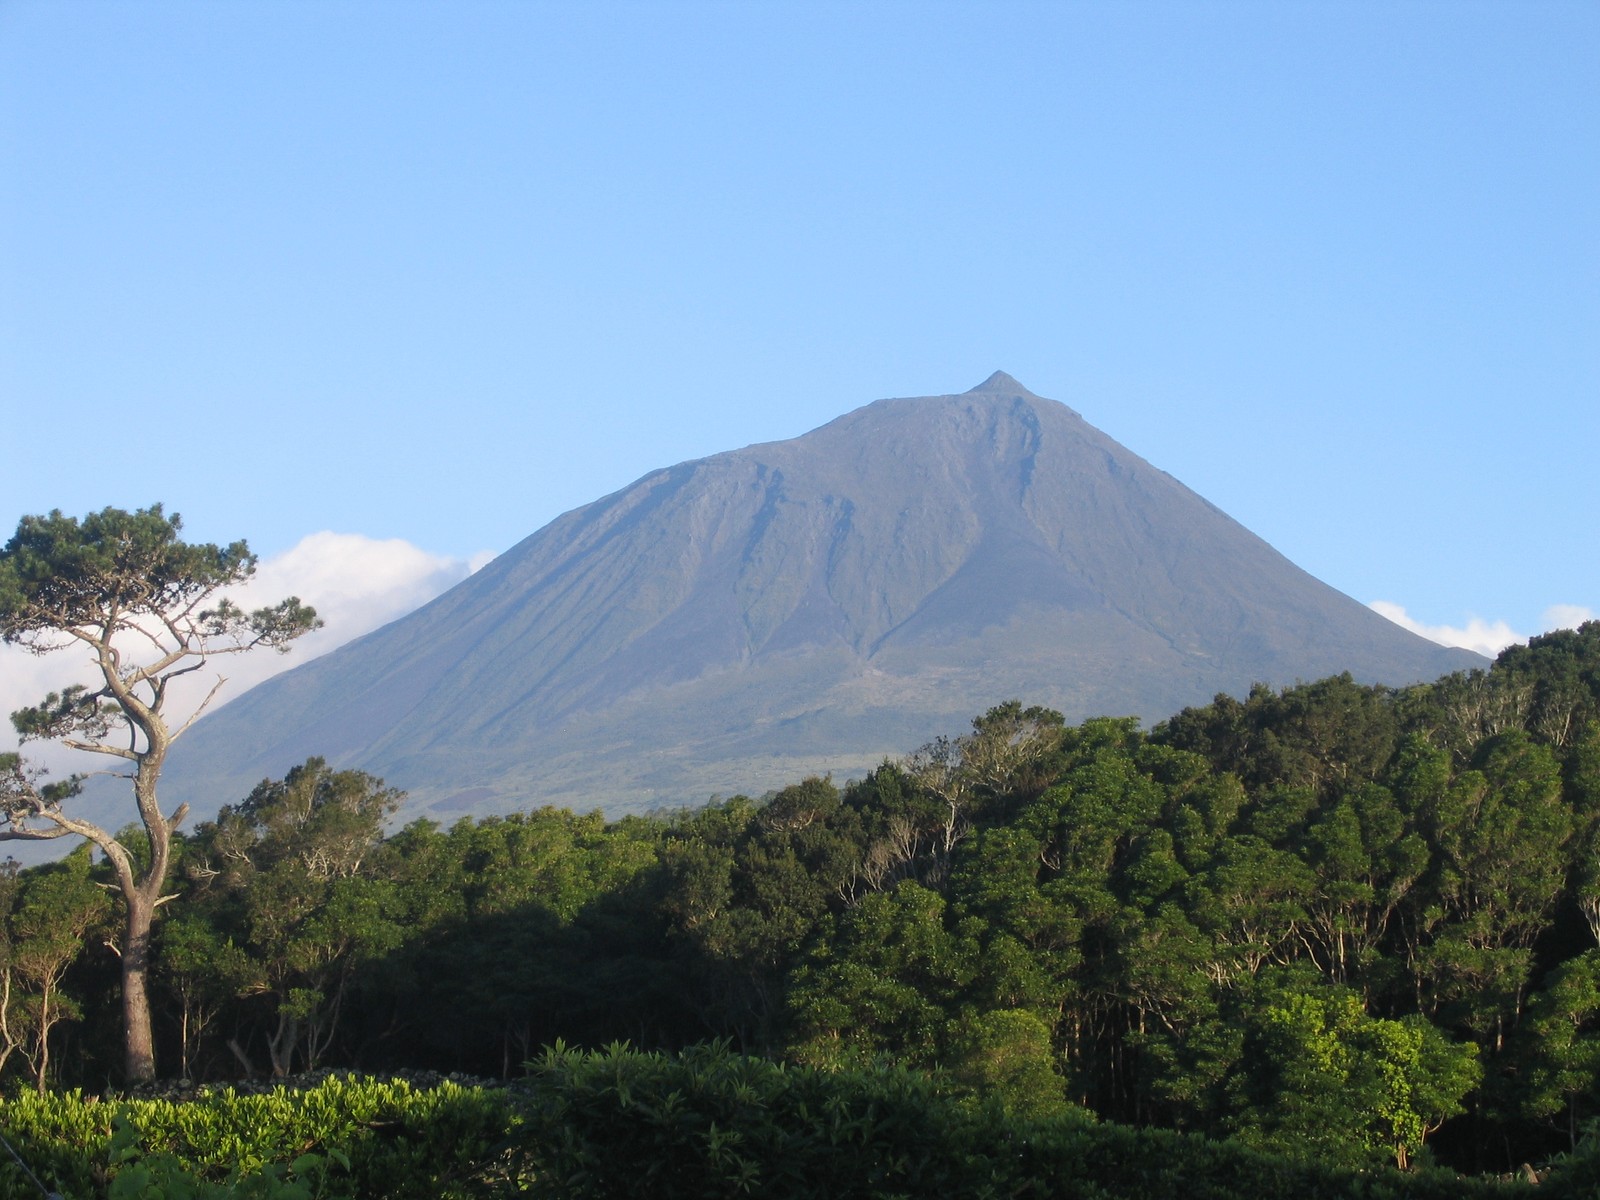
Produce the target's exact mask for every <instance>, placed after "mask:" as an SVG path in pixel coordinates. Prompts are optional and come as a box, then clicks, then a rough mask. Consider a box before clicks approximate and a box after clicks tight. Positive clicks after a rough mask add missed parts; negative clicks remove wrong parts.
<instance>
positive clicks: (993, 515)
mask: <svg viewBox="0 0 1600 1200" xmlns="http://www.w3.org/2000/svg"><path fill="white" fill-rule="evenodd" d="M313 599H314V598H313ZM1482 663H1483V660H1482V659H1480V658H1478V657H1477V656H1475V655H1471V654H1469V653H1467V652H1465V651H1453V650H1447V649H1444V648H1442V647H1439V646H1436V645H1434V644H1432V643H1430V642H1427V641H1424V640H1423V639H1421V638H1418V637H1416V636H1415V635H1413V634H1410V633H1408V632H1407V631H1405V630H1403V629H1401V628H1399V627H1398V626H1396V625H1394V624H1392V623H1391V622H1389V621H1387V620H1385V619H1384V618H1382V617H1380V616H1378V615H1377V614H1375V613H1373V612H1371V611H1370V610H1369V609H1367V608H1366V607H1365V606H1363V605H1361V604H1358V603H1357V602H1356V601H1354V600H1352V599H1350V598H1349V597H1347V596H1344V595H1342V594H1340V593H1339V592H1337V591H1335V590H1334V589H1332V588H1329V587H1328V586H1326V585H1325V584H1322V583H1320V582H1319V581H1317V580H1315V579H1313V578H1312V577H1311V576H1309V575H1307V574H1306V573H1305V572H1303V571H1301V570H1299V569H1298V568H1297V567H1295V566H1294V565H1293V564H1291V563H1289V562H1288V561H1287V560H1286V559H1284V558H1283V557H1282V556H1281V555H1279V554H1278V553H1277V552H1276V551H1274V550H1273V549H1272V548H1271V547H1270V546H1268V545H1267V544H1266V543H1265V542H1263V541H1261V540H1260V539H1259V538H1257V537H1255V536H1254V535H1252V534H1251V533H1249V532H1248V531H1247V530H1245V529H1244V528H1243V527H1241V526H1240V525H1238V524H1237V523H1236V522H1234V521H1233V520H1231V519H1230V518H1229V517H1227V516H1226V515H1225V514H1223V513H1222V512H1220V511H1219V510H1217V509H1216V508H1214V507H1213V506H1211V505H1210V504H1208V503H1206V502H1205V501H1204V500H1202V499H1201V498H1200V497H1198V496H1196V495H1195V494H1194V493H1192V492H1190V491H1189V490H1188V489H1187V488H1185V487H1183V485H1181V484H1179V483H1178V482H1177V481H1176V480H1174V479H1172V478H1171V477H1170V476H1168V475H1167V474H1165V473H1164V472H1162V471H1159V470H1157V469H1156V468H1154V467H1152V466H1150V464H1148V463H1146V462H1144V461H1143V460H1142V459H1140V458H1139V457H1138V456H1137V455H1135V454H1133V453H1132V452H1130V451H1128V450H1127V449H1125V448H1123V447H1122V446H1120V445H1118V444H1117V443H1116V442H1114V441H1112V440H1111V439H1110V438H1108V437H1106V436H1105V435H1104V434H1102V433H1100V432H1099V431H1098V430H1096V429H1094V428H1093V427H1092V426H1090V425H1089V424H1088V423H1087V422H1085V421H1084V420H1083V419H1082V418H1081V417H1080V416H1078V414H1077V413H1075V412H1073V411H1072V410H1071V409H1069V408H1067V407H1066V406H1064V405H1062V404H1059V403H1056V402H1055V401H1051V400H1045V399H1042V398H1040V397H1038V396H1035V395H1033V394H1032V393H1031V392H1029V391H1028V390H1027V389H1026V388H1024V387H1022V386H1021V385H1020V384H1018V383H1017V382H1016V381H1015V380H1013V379H1011V378H1010V377H1009V376H1006V375H1004V374H1003V373H998V372H997V373H996V374H995V375H994V376H991V377H990V379H988V380H986V381H985V382H984V383H983V384H981V385H979V387H977V388H975V389H973V390H972V391H970V392H966V393H963V394H960V395H949V396H937V397H923V398H916V399H897V400H881V401H878V402H876V403H874V404H869V405H867V406H866V407H864V408H860V409H857V410H856V411H854V412H851V413H848V414H846V415H845V416H842V417H840V418H838V419H837V420H835V421H832V422H830V423H829V424H827V425H824V426H822V427H821V428H819V429H816V430H813V431H812V432H811V433H808V434H806V435H804V436H802V437H799V438H795V439H792V440H789V441H784V442H774V443H768V444H764V445H757V446H750V447H747V448H745V449H743V450H736V451H731V452H728V453H725V454H719V455H715V456H713V457H710V458H706V459H701V460H698V461H695V462H689V463H682V464H679V465H678V466H674V467H670V468H667V469H664V470H660V471H656V472H652V473H651V474H649V475H646V476H645V477H644V478H643V479H640V480H639V481H638V482H636V483H634V484H633V485H631V486H629V487H627V488H624V489H622V490H621V491H619V492H616V493H614V494H612V495H610V496H607V497H604V498H602V499H600V500H597V501H595V502H594V503H592V504H590V505H587V506H585V507H583V508H580V509H576V510H574V511H573V512H570V513H567V514H565V515H563V516H562V517H560V518H558V519H557V520H555V521H553V522H551V523H550V524H549V525H547V526H545V527H544V528H543V529H541V530H539V531H538V532H536V533H534V534H533V535H532V536H531V537H529V538H527V539H526V540H524V541H523V542H521V543H520V544H518V545H517V546H515V547H513V548H512V549H511V550H509V551H507V552H506V553H505V554H503V555H501V556H500V557H499V558H498V559H496V560H495V561H494V562H493V563H491V564H490V565H489V566H487V567H485V568H484V569H483V570H481V571H479V572H478V573H477V574H475V575H473V576H472V577H471V578H469V579H467V580H465V581H464V582H462V583H461V584H459V585H457V586H456V587H455V588H453V589H452V590H451V591H449V592H447V593H445V594H444V595H442V596H440V597H439V598H437V599H436V600H434V601H433V602H432V603H431V604H429V605H427V606H425V607H424V608H422V609H419V610H418V611H416V612H414V613H412V614H410V615H409V616H407V617H404V618H402V619H401V620H399V621H396V622H394V623H393V624H391V625H389V626H386V627H385V628H383V629H380V630H378V631H376V632H374V633H372V634H369V635H367V636H366V637H364V638H361V639H359V640H358V641H355V642H352V643H350V644H349V645H347V646H345V647H343V648H341V649H340V650H337V651H335V652H334V653H332V654H329V655H327V656H325V657H324V658H321V659H318V660H316V661H313V662H311V663H308V664H306V665H304V666H302V667H299V668H297V669H295V670H293V671H291V672H288V673H286V674H284V675H282V676H279V677H277V678H275V679H273V680H269V681H268V682H267V683H265V684H262V685H260V686H259V687H257V688H255V689H254V690H252V691H251V692H249V693H248V694H246V695H245V696H243V697H240V698H239V699H237V700H235V701H234V702H233V703H231V704H229V705H228V706H227V707H226V708H224V709H222V710H220V711H218V712H217V713H216V714H214V715H213V716H211V717H208V718H207V719H206V720H205V721H203V722H201V723H200V724H199V725H197V726H196V728H195V729H194V730H193V731H192V733H191V734H190V736H189V737H188V738H187V739H186V740H185V743H184V746H183V750H182V752H181V753H180V754H179V755H175V756H174V759H173V762H172V766H171V767H170V768H169V785H168V793H169V795H172V796H174V797H175V798H184V799H191V800H192V801H193V802H194V803H195V804H196V806H197V808H200V809H201V811H205V808H204V807H203V806H207V805H209V808H210V809H214V808H215V807H216V805H217V804H218V803H221V802H226V801H228V800H233V799H237V798H238V797H239V796H242V795H243V794H244V791H246V790H248V788H249V786H251V785H252V784H253V783H254V782H256V781H258V780H259V779H261V778H262V777H264V776H271V775H279V774H281V773H282V772H283V771H284V770H286V769H287V768H288V767H289V766H292V765H294V764H295V763H297V762H300V761H302V760H303V759H304V758H306V757H307V756H309V755H312V754H321V755H323V756H325V757H327V758H328V759H329V761H330V762H333V763H335V764H336V765H339V766H358V767H361V768H363V769H366V770H369V771H373V772H374V773H376V774H380V775H383V776H384V777H385V778H387V779H388V781H389V782H390V783H392V784H394V785H396V786H399V787H402V788H406V789H408V790H409V791H410V792H411V794H412V798H413V801H412V802H413V805H414V810H413V811H420V810H422V809H423V808H425V807H426V806H428V805H430V804H439V805H442V806H443V807H442V808H441V809H440V810H439V811H440V812H453V811H457V810H458V809H465V808H469V807H470V808H472V809H474V810H478V811H487V810H492V809H498V810H505V809H510V808H517V807H526V806H530V805H537V804H543V803H556V804H568V805H572V806H574V807H579V808H591V807H596V806H600V807H604V808H605V809H607V810H608V811H611V812H620V811H627V810H639V809H646V808H651V807H656V806H659V805H663V804H680V803H698V802H701V801H703V800H705V799H706V798H707V797H708V796H710V795H712V794H729V793H732V792H735V791H746V792H760V791H762V790H765V789H767V788H770V787H775V786H781V785H783V784H785V783H789V782H793V781H794V780H796V779H798V778H800V777H801V776H803V775H804V774H807V773H818V772H825V771H833V772H834V773H836V774H838V775H841V776H842V775H847V774H853V773H859V772H861V771H863V770H865V769H868V768H870V767H871V766H873V765H875V764H876V763H877V762H879V761H881V760H882V758H884V757H885V756H889V755H898V754H902V753H905V752H907V751H909V750H910V749H912V748H914V747H915V746H917V745H918V744H920V743H922V742H923V741H926V740H927V739H928V738H930V737H932V736H934V735H936V734H939V733H947V732H956V731H959V730H960V729H961V728H962V727H963V726H964V725H965V724H966V722H967V720H968V719H970V717H972V716H973V715H975V714H977V713H979V712H982V711H984V710H985V709H986V708H987V707H989V706H991V705H993V704H995V703H999V702H1001V701H1003V700H1006V699H1009V698H1012V697H1019V698H1021V699H1023V700H1024V701H1026V702H1028V703H1043V704H1047V705H1050V706H1052V707H1056V708H1059V709H1061V710H1062V711H1063V712H1065V713H1066V714H1067V715H1068V716H1069V717H1070V718H1071V719H1073V720H1079V719H1082V718H1085V717H1087V716H1091V715H1096V714H1102V713H1105V714H1116V715H1137V716H1140V717H1142V718H1144V719H1145V720H1147V721H1154V720H1159V719H1161V718H1163V717H1165V716H1168V715H1170V714H1171V713H1173V712H1175V711H1176V710H1177V709H1179V708H1181V707H1182V706H1184V705H1187V704H1194V703H1200V702H1204V701H1206V700H1209V699H1210V698H1211V697H1212V696H1213V695H1214V694H1215V693H1217V692H1219V691H1230V692H1242V691H1243V690H1245V689H1246V688H1248V687H1249V686H1250V684H1251V683H1253V682H1255V681H1258V680H1259V681H1266V682H1270V683H1274V684H1287V683H1292V682H1294V681H1295V680H1297V679H1313V678H1319V677H1322V676H1324V675H1328V674H1333V673H1337V672H1340V671H1346V670H1348V671H1350V672H1351V673H1352V674H1354V675H1355V676H1356V677H1357V678H1359V679H1362V680H1366V681H1374V682H1385V683H1391V684H1397V685H1398V684H1404V683H1409V682H1414V681H1417V680H1423V679H1432V678H1435V677H1437V676H1438V675H1441V674H1444V673H1447V672H1449V671H1451V670H1455V669H1459V668H1462V667H1467V666H1474V665H1482ZM462 796H467V797H470V798H469V799H466V800H462V799H459V798H460V797H462ZM452 798H457V799H452Z"/></svg>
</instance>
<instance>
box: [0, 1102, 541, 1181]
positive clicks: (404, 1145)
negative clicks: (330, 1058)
mask: <svg viewBox="0 0 1600 1200" xmlns="http://www.w3.org/2000/svg"><path fill="white" fill-rule="evenodd" d="M0 1115H3V1120H4V1124H5V1128H6V1134H7V1136H8V1138H9V1139H10V1140H11V1141H12V1143H13V1144H14V1145H15V1147H16V1149H17V1151H18V1153H19V1154H20V1155H21V1157H22V1158H23V1161H25V1162H27V1163H28V1164H29V1166H30V1168H31V1169H32V1170H33V1172H34V1173H35V1174H36V1175H38V1176H39V1177H40V1178H41V1179H43V1180H44V1181H45V1183H46V1184H47V1185H49V1186H51V1187H54V1188H55V1189H56V1190H58V1191H60V1192H61V1193H62V1194H63V1195H65V1196H68V1197H71V1198H73V1200H89V1198H90V1197H101V1196H104V1197H108V1198H115V1200H123V1198H132V1197H139V1198H141V1200H144V1198H148V1200H157V1198H158V1197H194V1198H196V1200H200V1198H205V1200H212V1198H213V1197H225V1196H237V1197H250V1198H259V1200H310V1198H311V1197H328V1198H330V1200H332V1198H335V1197H339V1198H343V1197H351V1198H355V1197H363V1198H364V1197H374V1196H383V1197H388V1198H391V1200H434V1198H436V1197H467V1196H480V1195H489V1194H492V1191H493V1186H494V1184H493V1181H494V1179H495V1178H496V1177H497V1176H496V1172H497V1171H500V1169H501V1165H500V1151H499V1147H500V1146H501V1144H502V1143H503V1142H504V1141H505V1139H506V1137H507V1135H508V1132H509V1130H510V1129H511V1128H512V1126H513V1124H514V1123H515V1120H516V1118H515V1115H514V1113H513V1110H512V1107H511V1106H510V1104H509V1102H508V1100H507V1097H506V1096H505V1095H504V1094H502V1093H494V1092H484V1091H479V1090H472V1089H466V1088H462V1087H459V1086H456V1085H453V1084H442V1085H440V1086H439V1087H437V1088H431V1089H428V1090H425V1091H418V1090H415V1089H413V1088H411V1087H409V1086H407V1085H406V1084H404V1083H398V1082H395V1083H390V1082H383V1081H378V1080H357V1079H342V1078H332V1079H329V1080H328V1081H326V1082H324V1083H323V1084H321V1085H319V1086H318V1087H316V1088H312V1089H308V1090H305V1091H287V1090H285V1091H276V1092H269V1093H265V1094H258V1095H249V1096H240V1095H236V1094H235V1093H233V1092H232V1091H231V1090H227V1091H223V1092H219V1093H213V1094H209V1095H205V1096H202V1097H201V1098H199V1099H197V1100H194V1101H189V1102H183V1103H175V1102H170V1101H159V1100H128V1101H121V1102H119V1101H112V1100H96V1099H94V1098H93V1097H84V1096H82V1095H80V1094H77V1093H71V1094H46V1095H43V1096H33V1095H22V1096H18V1097H16V1098H14V1099H12V1100H9V1101H7V1102H6V1103H5V1105H4V1106H3V1109H0ZM37 1195H38V1192H37V1189H36V1188H35V1187H34V1185H33V1183H32V1182H31V1181H30V1180H28V1179H27V1178H26V1177H25V1176H24V1175H23V1174H22V1173H21V1171H20V1170H18V1169H17V1167H16V1165H15V1163H12V1162H10V1161H9V1159H8V1160H6V1161H5V1162H3V1163H0V1197H5V1198H7V1200H10V1198H12V1197H17V1198H21V1197H36V1196H37Z"/></svg>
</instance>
